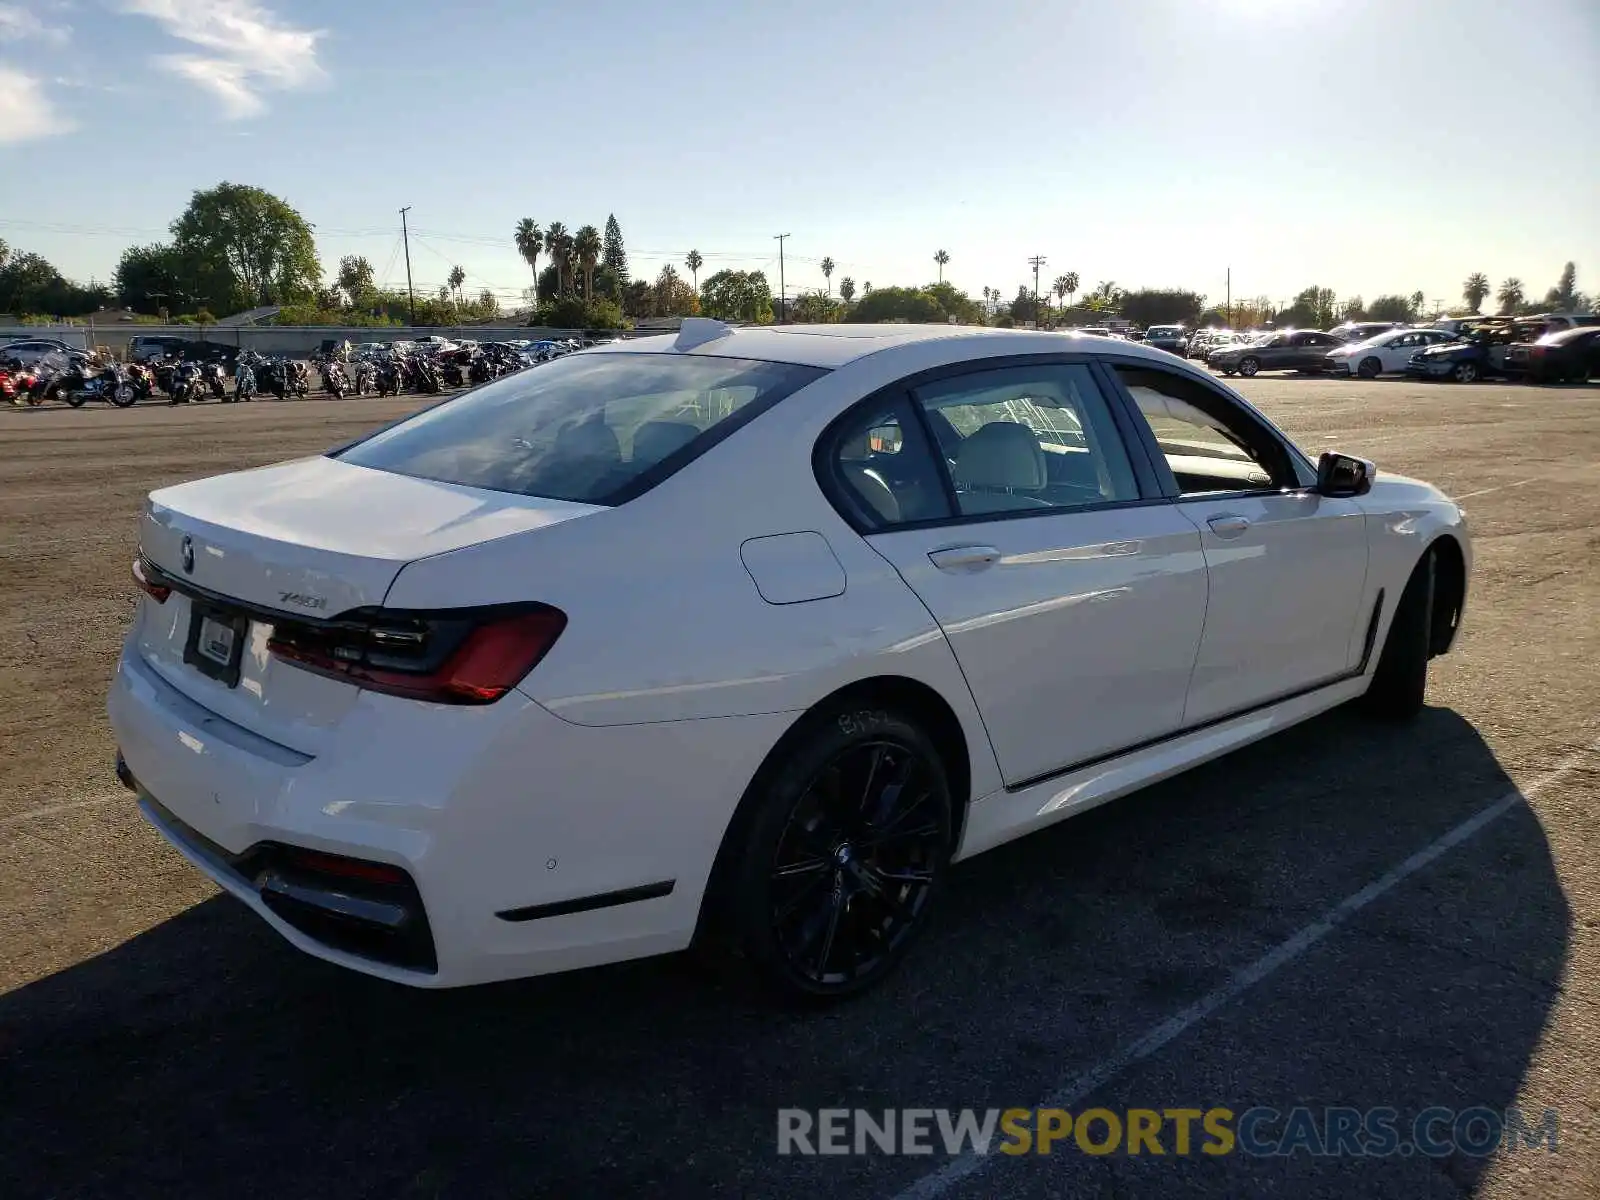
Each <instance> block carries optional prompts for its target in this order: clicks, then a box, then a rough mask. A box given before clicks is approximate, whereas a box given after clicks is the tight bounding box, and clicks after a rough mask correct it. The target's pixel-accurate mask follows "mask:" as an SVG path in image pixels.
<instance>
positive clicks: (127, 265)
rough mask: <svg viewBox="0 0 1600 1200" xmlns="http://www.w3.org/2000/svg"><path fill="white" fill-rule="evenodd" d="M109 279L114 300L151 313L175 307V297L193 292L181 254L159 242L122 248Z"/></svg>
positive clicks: (140, 311) (141, 311) (130, 307)
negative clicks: (114, 293) (112, 288)
mask: <svg viewBox="0 0 1600 1200" xmlns="http://www.w3.org/2000/svg"><path fill="white" fill-rule="evenodd" d="M112 281H113V284H114V286H115V288H116V293H117V301H118V303H120V304H121V305H122V306H123V307H124V308H129V309H132V310H133V311H134V312H138V313H148V314H150V315H152V316H154V315H157V314H159V313H160V312H161V310H162V309H163V308H167V309H172V308H177V307H178V306H179V302H178V297H179V296H187V295H191V294H193V292H194V291H195V287H194V284H193V280H192V279H190V277H189V271H188V266H187V264H186V263H185V262H184V260H183V256H182V255H181V254H179V253H178V252H177V250H175V249H174V248H173V247H172V246H170V245H164V244H159V243H158V244H155V245H150V246H129V247H128V248H127V249H126V250H124V251H123V252H122V257H121V258H120V259H119V260H118V261H117V269H116V271H115V272H114V273H113V274H112Z"/></svg>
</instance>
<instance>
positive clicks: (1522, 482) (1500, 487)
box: [1450, 476, 1538, 500]
mask: <svg viewBox="0 0 1600 1200" xmlns="http://www.w3.org/2000/svg"><path fill="white" fill-rule="evenodd" d="M1537 482H1538V477H1537V476H1535V477H1534V478H1533V479H1519V480H1517V481H1516V482H1515V483H1499V484H1496V485H1495V486H1494V487H1486V488H1479V489H1478V490H1477V491H1475V492H1464V493H1462V494H1461V495H1459V496H1452V497H1450V498H1451V499H1452V500H1471V499H1472V498H1473V497H1474V496H1487V495H1488V494H1489V493H1490V492H1507V491H1510V490H1511V489H1512V488H1519V487H1524V486H1526V485H1527V484H1530V483H1537Z"/></svg>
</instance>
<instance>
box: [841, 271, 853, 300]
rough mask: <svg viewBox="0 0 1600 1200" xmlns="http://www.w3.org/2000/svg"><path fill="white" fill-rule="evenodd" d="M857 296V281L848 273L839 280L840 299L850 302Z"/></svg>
mask: <svg viewBox="0 0 1600 1200" xmlns="http://www.w3.org/2000/svg"><path fill="white" fill-rule="evenodd" d="M855 298H856V281H855V280H854V279H851V278H850V276H848V275H846V276H845V277H844V278H843V279H841V280H839V299H841V300H843V301H844V302H845V303H846V304H849V303H850V301H852V300H854V299H855Z"/></svg>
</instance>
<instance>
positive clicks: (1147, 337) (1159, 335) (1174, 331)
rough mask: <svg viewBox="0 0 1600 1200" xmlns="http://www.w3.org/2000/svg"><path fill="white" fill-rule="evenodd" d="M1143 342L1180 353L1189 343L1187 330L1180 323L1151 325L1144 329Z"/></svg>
mask: <svg viewBox="0 0 1600 1200" xmlns="http://www.w3.org/2000/svg"><path fill="white" fill-rule="evenodd" d="M1130 340H1132V339H1130ZM1144 343H1145V345H1147V346H1154V347H1155V348H1156V349H1157V350H1165V351H1166V352H1167V353H1169V354H1182V353H1183V352H1184V350H1185V348H1187V346H1188V345H1189V331H1188V330H1187V329H1185V328H1184V327H1183V326H1182V325H1152V326H1150V328H1149V329H1147V330H1145V331H1144Z"/></svg>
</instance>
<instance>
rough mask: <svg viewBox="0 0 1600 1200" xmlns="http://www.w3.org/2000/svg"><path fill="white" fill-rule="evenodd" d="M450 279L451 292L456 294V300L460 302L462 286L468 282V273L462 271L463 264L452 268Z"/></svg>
mask: <svg viewBox="0 0 1600 1200" xmlns="http://www.w3.org/2000/svg"><path fill="white" fill-rule="evenodd" d="M449 278H450V290H451V291H453V292H454V293H455V294H456V298H457V299H458V300H459V299H460V298H461V285H462V284H463V283H465V282H466V281H467V273H466V272H465V271H463V270H462V269H461V264H459V263H457V264H456V265H455V266H453V267H451V268H450V276H449Z"/></svg>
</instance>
